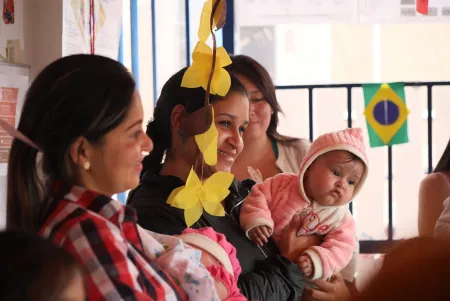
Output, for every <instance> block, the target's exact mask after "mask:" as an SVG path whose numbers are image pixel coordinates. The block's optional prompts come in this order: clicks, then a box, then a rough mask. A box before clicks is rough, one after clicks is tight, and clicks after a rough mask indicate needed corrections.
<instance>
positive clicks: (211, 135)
mask: <svg viewBox="0 0 450 301" xmlns="http://www.w3.org/2000/svg"><path fill="white" fill-rule="evenodd" d="M218 138H219V133H218V132H217V128H216V124H215V123H214V109H212V122H211V126H210V127H209V129H208V130H207V131H206V132H205V133H203V134H200V135H195V142H197V146H198V148H199V149H200V151H201V152H202V153H203V157H204V159H205V162H206V164H208V165H211V166H213V165H216V163H217V139H218ZM230 184H231V183H230Z"/></svg>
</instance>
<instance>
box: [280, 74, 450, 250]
mask: <svg viewBox="0 0 450 301" xmlns="http://www.w3.org/2000/svg"><path fill="white" fill-rule="evenodd" d="M404 85H405V87H426V88H427V127H428V133H427V135H428V172H429V173H430V172H432V171H433V156H432V154H433V135H432V129H433V128H432V127H433V122H432V121H433V117H432V108H433V93H432V90H433V87H434V86H450V81H448V82H405V83H404ZM361 87H362V84H334V85H294V86H277V87H276V89H277V90H307V91H308V108H309V110H308V111H309V113H308V114H309V139H310V140H311V141H312V140H313V139H314V127H313V124H314V123H313V121H314V119H313V118H314V114H313V113H314V112H313V101H314V99H313V90H314V89H336V88H341V89H342V88H345V89H347V116H348V118H347V126H348V127H352V114H351V112H352V89H353V88H361ZM387 157H388V159H387V166H388V202H389V204H388V235H387V240H360V252H361V253H385V252H386V250H388V249H389V248H391V247H392V246H394V245H395V244H396V243H397V242H398V240H395V239H394V235H393V233H394V226H393V185H392V184H393V183H392V180H393V176H392V163H393V162H392V147H391V146H388V147H387ZM350 210H351V211H352V210H353V206H352V203H350Z"/></svg>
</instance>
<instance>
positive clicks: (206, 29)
mask: <svg viewBox="0 0 450 301" xmlns="http://www.w3.org/2000/svg"><path fill="white" fill-rule="evenodd" d="M214 2H215V1H213V0H208V1H206V2H205V4H203V9H202V16H201V17H200V27H199V28H198V38H199V40H200V41H201V42H206V40H207V39H208V37H209V35H210V34H211V27H210V22H211V14H212V9H213V5H214ZM223 6H224V4H223V1H220V3H219V6H218V7H217V9H216V13H215V14H214V19H213V26H212V29H214V28H215V27H216V26H217V23H219V19H220V16H221V14H222V11H223Z"/></svg>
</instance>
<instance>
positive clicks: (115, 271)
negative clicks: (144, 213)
mask: <svg viewBox="0 0 450 301" xmlns="http://www.w3.org/2000/svg"><path fill="white" fill-rule="evenodd" d="M52 192H53V193H52V195H53V197H54V201H53V202H52V204H51V206H50V208H49V210H47V214H46V217H45V221H44V223H43V225H42V227H41V229H40V231H39V233H40V234H41V235H42V236H44V237H46V238H49V239H51V240H52V241H53V242H54V243H56V244H57V245H60V246H61V247H62V248H64V249H65V250H66V251H68V252H70V253H71V254H72V255H73V256H74V257H75V258H76V259H77V260H78V262H80V263H81V264H82V265H83V267H84V270H85V272H86V273H85V275H86V276H85V278H86V292H87V297H88V300H167V301H168V300H170V301H172V300H174V301H175V300H177V301H178V300H187V296H186V294H185V293H184V291H183V290H182V289H181V288H180V287H179V286H178V284H177V283H175V281H174V280H173V279H172V278H171V277H170V276H169V275H168V274H166V273H165V272H164V271H162V270H161V269H160V268H159V267H158V266H157V265H156V264H154V263H152V261H151V260H150V259H149V258H148V256H146V254H145V253H144V251H143V247H142V242H141V238H140V235H139V232H138V229H137V219H136V214H135V212H134V210H133V209H131V208H129V207H126V206H124V205H122V204H121V203H120V202H119V201H116V200H113V199H110V198H108V197H106V196H103V195H100V194H98V193H95V192H92V191H88V190H85V189H84V188H81V187H75V186H73V187H64V185H61V183H58V182H57V183H55V184H54V186H53V189H52Z"/></svg>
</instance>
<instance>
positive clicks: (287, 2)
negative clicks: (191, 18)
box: [235, 0, 358, 26]
mask: <svg viewBox="0 0 450 301" xmlns="http://www.w3.org/2000/svg"><path fill="white" fill-rule="evenodd" d="M357 1H358V0H326V1H325V0H239V1H235V7H236V18H237V21H238V24H239V26H268V25H277V24H292V23H309V24H311V23H324V22H331V23H352V22H355V20H356V19H357V15H356V13H357V10H356V9H357V5H356V4H357Z"/></svg>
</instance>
